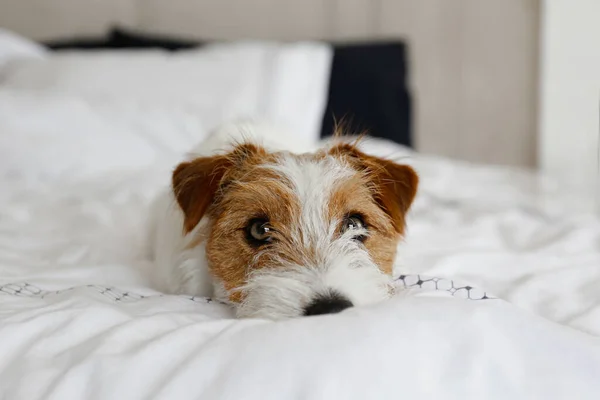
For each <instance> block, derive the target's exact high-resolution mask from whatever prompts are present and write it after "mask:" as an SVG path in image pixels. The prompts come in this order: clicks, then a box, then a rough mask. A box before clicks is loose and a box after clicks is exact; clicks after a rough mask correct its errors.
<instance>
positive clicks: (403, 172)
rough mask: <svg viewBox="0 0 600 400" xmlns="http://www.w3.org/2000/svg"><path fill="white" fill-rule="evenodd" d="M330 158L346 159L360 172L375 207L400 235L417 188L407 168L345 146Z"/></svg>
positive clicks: (333, 150) (414, 173)
mask: <svg viewBox="0 0 600 400" xmlns="http://www.w3.org/2000/svg"><path fill="white" fill-rule="evenodd" d="M330 154H332V155H336V156H339V157H342V158H343V159H346V160H347V161H348V162H349V163H350V164H351V165H352V166H353V167H354V168H356V169H357V170H359V171H361V172H364V174H365V177H366V179H367V181H368V182H369V185H370V186H371V189H372V191H373V195H374V197H375V199H376V200H377V202H378V203H379V206H380V207H381V208H382V209H383V210H384V211H385V212H386V213H387V214H388V215H389V217H390V219H391V221H392V224H393V226H394V229H395V230H396V232H398V233H399V234H403V233H404V225H405V221H404V217H405V215H406V213H407V212H408V210H409V208H410V206H411V204H412V202H413V200H414V198H415V195H416V194H417V188H418V186H419V176H418V175H417V173H416V172H415V171H414V170H413V169H412V168H411V167H410V166H408V165H402V164H397V163H395V162H393V161H390V160H386V159H384V158H379V157H375V156H371V155H368V154H365V153H363V152H362V151H360V150H358V149H357V148H356V146H354V145H352V144H348V143H342V144H338V145H336V146H334V147H333V148H332V149H331V150H330Z"/></svg>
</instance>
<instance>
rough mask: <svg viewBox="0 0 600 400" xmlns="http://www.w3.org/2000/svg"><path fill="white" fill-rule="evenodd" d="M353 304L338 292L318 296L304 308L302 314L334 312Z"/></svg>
mask: <svg viewBox="0 0 600 400" xmlns="http://www.w3.org/2000/svg"><path fill="white" fill-rule="evenodd" d="M353 305H354V304H352V302H351V301H350V300H348V299H347V298H346V297H344V296H342V295H341V294H338V293H333V294H329V295H326V296H319V297H317V298H316V299H314V300H313V301H312V302H311V303H310V304H309V305H307V306H306V307H305V308H304V315H306V316H308V315H321V314H335V313H339V312H340V311H343V310H345V309H346V308H349V307H352V306H353Z"/></svg>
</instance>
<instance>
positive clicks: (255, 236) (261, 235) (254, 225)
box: [246, 219, 273, 245]
mask: <svg viewBox="0 0 600 400" xmlns="http://www.w3.org/2000/svg"><path fill="white" fill-rule="evenodd" d="M246 232H247V234H248V240H249V241H250V242H251V243H252V244H258V245H260V244H264V243H269V242H271V241H272V240H273V237H272V234H273V228H271V226H270V225H269V221H267V220H265V219H253V220H251V221H250V222H249V223H248V228H247V230H246Z"/></svg>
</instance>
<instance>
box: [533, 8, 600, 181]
mask: <svg viewBox="0 0 600 400" xmlns="http://www.w3.org/2000/svg"><path fill="white" fill-rule="evenodd" d="M542 21H543V22H542V36H543V40H542V54H541V60H542V70H541V85H540V89H541V91H540V105H541V107H540V140H539V148H538V151H539V159H540V166H541V168H542V170H543V171H545V172H546V173H548V174H550V175H552V176H554V177H556V178H559V179H560V180H561V181H563V182H564V183H567V184H569V185H574V186H577V187H583V188H588V189H591V190H595V188H596V186H597V185H598V183H599V179H598V149H599V143H598V140H599V135H600V129H599V126H598V120H599V118H600V108H599V105H600V1H598V0H577V1H572V0H547V1H546V2H545V4H544V8H543V13H542Z"/></svg>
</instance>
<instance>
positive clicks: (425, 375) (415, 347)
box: [0, 44, 600, 399]
mask: <svg viewBox="0 0 600 400" xmlns="http://www.w3.org/2000/svg"><path fill="white" fill-rule="evenodd" d="M253 46H256V47H255V48H254V51H256V52H260V51H264V48H263V47H261V45H260V44H254V45H253ZM315 49H316V50H315ZM286 50H289V52H288V53H287V55H285V52H282V53H279V55H280V57H279V58H278V59H279V62H280V63H282V64H277V65H287V64H286V62H287V61H289V62H290V63H293V62H292V59H293V58H294V57H295V58H298V57H300V58H302V57H306V59H307V60H313V61H314V62H308V63H304V64H302V63H301V64H297V63H293V64H294V65H304V67H302V68H298V69H295V70H294V71H293V73H283V72H284V71H286V69H285V68H283V67H282V69H280V71H281V72H282V73H281V75H279V78H278V79H279V80H280V82H281V83H280V84H277V86H276V87H277V88H280V89H281V88H282V87H287V88H288V89H286V90H285V91H278V90H279V89H277V90H275V89H274V92H269V91H268V90H267V91H265V88H264V87H263V88H261V89H256V91H255V92H256V93H261V94H262V95H264V93H274V94H273V95H272V97H271V98H272V99H278V100H277V102H278V104H279V105H280V106H281V107H283V108H285V109H291V108H293V106H294V105H297V106H298V109H297V110H296V113H292V114H289V115H288V117H289V118H290V121H291V122H292V124H293V123H294V121H297V124H298V125H297V126H305V127H311V126H312V127H313V129H312V130H310V129H308V128H307V129H308V130H307V132H308V134H309V136H310V137H315V135H316V134H317V133H316V132H315V131H314V130H315V129H316V127H317V126H318V121H319V118H320V115H319V113H318V112H317V111H318V110H317V111H315V110H316V109H315V108H314V107H304V106H303V104H305V103H306V102H307V99H309V100H311V101H312V102H313V103H315V104H320V105H321V106H322V104H323V103H324V101H325V93H326V90H325V88H324V85H326V83H325V82H326V73H327V71H328V67H329V59H328V57H327V54H328V53H327V50H326V49H323V48H321V49H320V50H319V46H316V47H311V46H309V47H308V48H306V47H305V48H295V50H294V49H289V48H287V49H286ZM248 51H250V50H248ZM311 52H312V53H311ZM252 54H254V55H256V54H255V53H252ZM311 54H312V55H311ZM318 60H320V61H318ZM38 62H41V61H38ZM161 62H162V61H161ZM198 62H200V61H198ZM53 65H55V64H53ZM272 65H276V64H272ZM39 66H41V64H39V65H38V67H39ZM52 68H54V67H52ZM52 68H50V69H49V70H53V69H52ZM217 70H220V69H217ZM61 71H65V70H64V69H61ZM78 71H80V70H78ZM0 72H2V71H1V70H0ZM42 72H43V73H47V72H48V70H46V69H43V68H42ZM42 72H38V73H42ZM213 72H214V73H216V74H217V72H215V70H213ZM223 73H226V71H225V70H224V71H223ZM311 77H312V78H311ZM59 78H60V77H56V76H54V78H52V79H53V80H54V82H55V83H56V82H57V81H58V80H60V79H62V78H60V79H59ZM254 78H255V77H252V76H251V77H248V80H247V81H246V80H244V81H243V83H244V85H250V86H247V87H251V82H256V81H255V80H254ZM181 79H184V77H182V78H181ZM16 82H17V81H16V80H15V81H13V84H12V85H11V87H10V88H9V87H2V86H0V152H1V154H0V187H1V188H2V190H1V193H0V398H8V399H38V398H53V399H65V398H74V399H75V398H81V399H83V398H85V399H88V398H90V399H91V398H102V399H117V398H126V399H145V398H165V399H184V398H203V399H217V398H218V399H221V398H232V399H233V398H236V399H239V398H243V399H306V398H311V399H313V398H314V399H367V398H369V399H371V398H372V399H388V398H389V399H396V398H405V399H442V398H444V399H480V398H485V399H565V398H576V399H597V398H598V394H599V393H600V381H599V380H598V373H599V372H600V338H599V336H600V222H599V221H598V219H597V218H596V217H595V216H593V215H591V214H586V213H583V212H578V211H576V210H575V209H574V207H573V204H574V201H576V200H578V199H577V198H568V196H566V195H565V194H564V193H562V192H561V190H560V188H559V187H554V186H553V185H552V184H551V183H548V182H546V181H544V180H542V179H541V178H540V177H539V176H537V175H535V174H533V173H529V172H526V171H519V170H511V169H504V168H487V167H481V166H477V165H468V164H461V163H457V162H453V161H449V160H443V159H438V158H434V157H426V156H421V155H418V154H413V153H411V152H409V151H407V150H406V149H403V148H401V147H399V146H395V145H392V144H390V143H385V142H379V141H373V142H371V143H367V146H369V149H370V151H372V152H374V153H377V154H380V155H384V156H394V157H404V159H405V160H406V161H407V162H410V163H412V164H413V165H414V166H415V167H416V168H417V170H418V171H419V173H420V174H421V182H422V185H421V190H420V193H419V195H418V197H417V200H416V203H415V206H414V209H413V212H412V214H411V216H410V219H409V222H408V225H409V229H408V235H407V239H406V243H405V244H404V245H402V246H401V248H400V256H399V260H398V267H397V274H398V275H400V274H402V275H401V279H400V280H398V286H399V287H404V286H407V287H408V289H407V290H404V291H401V292H400V294H399V295H398V296H396V298H394V299H393V300H391V301H389V302H386V303H384V304H381V305H378V306H375V307H372V308H364V309H350V310H348V311H347V312H344V313H342V314H339V315H332V316H322V317H311V318H303V319H296V320H289V321H283V322H267V321H258V320H241V321H238V320H234V319H232V318H231V316H232V314H231V312H230V310H228V309H227V307H225V306H223V305H220V304H216V303H214V302H211V301H210V300H209V299H202V298H191V299H190V298H189V297H185V296H165V295H161V294H160V293H158V292H156V291H153V290H152V289H150V288H149V287H148V284H147V282H146V280H145V279H144V275H143V273H142V272H143V269H144V268H146V267H148V263H147V261H145V258H144V254H145V248H144V240H143V239H144V222H145V212H146V207H147V205H148V203H149V201H150V199H151V198H152V196H153V195H154V194H155V193H156V191H157V190H158V189H160V188H161V187H162V186H163V185H165V184H166V183H167V182H168V174H169V170H170V168H171V167H172V165H173V162H174V160H176V159H177V157H179V156H180V155H181V153H182V152H183V151H185V148H186V146H188V145H189V144H190V142H192V141H195V140H198V139H200V138H201V137H202V135H203V134H204V132H205V129H206V126H205V124H204V121H205V120H204V119H203V118H202V114H201V113H200V114H198V113H195V112H190V111H189V109H188V110H187V111H186V109H185V107H183V106H181V104H179V103H176V102H175V103H173V104H171V105H170V106H169V105H164V104H162V105H160V106H158V105H148V104H150V103H152V102H151V101H150V102H148V101H147V102H144V105H143V106H142V105H140V102H137V101H134V100H131V99H123V98H115V97H113V96H112V95H110V90H106V91H103V93H104V97H102V98H101V99H99V98H98V97H97V96H95V93H97V91H93V92H92V93H90V92H89V91H88V92H85V93H83V92H81V91H79V89H78V90H75V89H74V88H75V87H76V86H77V85H72V86H69V88H70V89H69V90H67V89H66V88H65V86H60V85H59V86H60V87H61V88H62V89H57V85H56V84H53V85H50V86H44V87H39V86H37V87H35V88H32V87H21V86H19V85H20V84H17V83H16ZM69 82H74V81H73V80H69ZM81 82H84V80H82V81H81ZM261 82H263V84H265V85H266V86H265V87H271V88H273V87H274V86H272V85H270V84H268V83H269V82H270V81H269V82H266V81H261ZM298 82H304V83H307V85H305V84H304V83H302V84H299V83H298ZM25 83H26V82H25ZM244 85H242V86H241V87H245V86H244ZM300 86H301V87H300ZM77 87H79V86H77ZM293 88H297V89H298V90H305V91H303V92H302V93H304V96H301V97H300V98H297V97H295V96H286V95H285V94H286V93H288V94H289V93H293V92H294V91H293V90H292V91H291V92H290V91H289V90H291V89H293ZM311 88H312V89H311ZM113 89H114V90H116V89H115V88H114V87H112V88H111V90H113ZM214 89H218V88H217V87H216V86H215V87H214V88H213V90H214ZM95 90H99V89H95ZM103 90H104V89H103ZM236 90H237V87H236ZM275 92H277V93H279V94H276V93H275ZM107 93H108V94H107ZM115 93H117V94H118V91H115ZM133 93H135V91H133ZM203 96H207V97H208V98H212V96H211V94H210V93H209V92H207V93H204V94H203ZM117 97H118V96H117ZM147 100H152V99H151V98H150V99H147ZM281 102H284V103H285V104H283V103H281ZM152 104H154V103H152ZM217 106H218V107H222V109H223V110H230V109H231V107H232V105H231V103H228V102H226V101H225V102H223V103H222V104H221V103H220V105H219V104H217V105H215V107H217ZM251 107H252V105H248V104H245V103H244V105H243V107H242V108H248V109H249V108H251ZM290 107H291V108H290ZM200 108H201V107H200ZM186 112H187V114H186ZM264 116H266V117H268V116H269V115H264ZM303 124H304V125H303ZM580 200H585V199H580ZM496 297H499V298H496Z"/></svg>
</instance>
